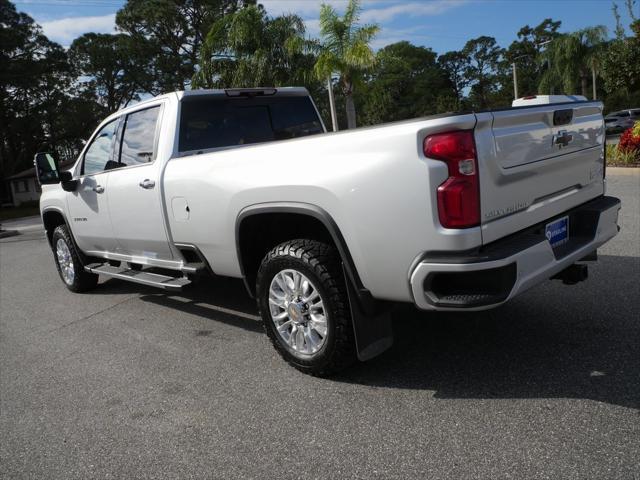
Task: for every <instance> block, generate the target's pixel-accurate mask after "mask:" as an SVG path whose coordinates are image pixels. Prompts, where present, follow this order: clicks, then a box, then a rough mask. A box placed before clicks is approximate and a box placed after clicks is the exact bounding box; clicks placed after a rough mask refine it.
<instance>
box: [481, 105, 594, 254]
mask: <svg viewBox="0 0 640 480" xmlns="http://www.w3.org/2000/svg"><path fill="white" fill-rule="evenodd" d="M477 116H478V126H477V128H476V142H477V144H478V161H479V164H480V200H481V213H482V238H483V242H484V243H489V242H492V241H494V240H497V239H499V238H501V237H504V236H506V235H509V234H511V233H514V232H517V231H519V230H522V229H524V228H526V227H528V226H531V225H534V224H536V223H539V222H542V221H544V220H546V219H549V218H551V217H553V216H555V215H559V214H560V213H562V212H564V211H566V210H569V209H571V208H573V207H575V206H577V205H580V204H582V203H584V202H586V201H588V200H590V199H592V198H595V197H597V196H599V195H602V194H603V193H604V180H603V161H604V153H603V146H604V122H603V119H602V104H601V103H599V102H576V103H572V104H555V105H554V104H551V105H540V106H535V107H526V108H515V109H509V110H502V111H495V112H489V113H482V114H478V115H477Z"/></svg>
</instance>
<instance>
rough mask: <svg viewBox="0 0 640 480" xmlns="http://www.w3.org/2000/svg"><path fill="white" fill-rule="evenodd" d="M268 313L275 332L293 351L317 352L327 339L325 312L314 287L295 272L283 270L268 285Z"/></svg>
mask: <svg viewBox="0 0 640 480" xmlns="http://www.w3.org/2000/svg"><path fill="white" fill-rule="evenodd" d="M269 311H270V314H271V319H272V320H273V323H274V324H275V326H276V330H277V331H278V333H279V334H280V337H281V338H282V339H283V340H284V342H285V343H286V344H287V345H289V346H290V347H291V348H292V349H293V350H295V351H296V352H298V353H302V354H305V355H313V354H314V353H317V352H318V351H319V350H320V349H321V348H322V346H323V345H324V343H325V340H326V338H327V313H326V310H325V306H324V303H323V300H322V297H321V296H320V292H319V291H318V289H317V288H316V286H315V285H314V284H313V283H312V282H311V280H309V279H308V278H307V277H306V276H305V275H303V274H302V273H300V272H299V271H297V270H291V269H288V270H282V271H280V272H278V273H276V275H275V276H274V277H273V279H272V280H271V285H270V286H269Z"/></svg>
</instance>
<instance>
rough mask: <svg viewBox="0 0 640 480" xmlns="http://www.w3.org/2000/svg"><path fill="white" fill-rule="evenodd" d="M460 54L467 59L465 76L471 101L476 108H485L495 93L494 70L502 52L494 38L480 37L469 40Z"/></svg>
mask: <svg viewBox="0 0 640 480" xmlns="http://www.w3.org/2000/svg"><path fill="white" fill-rule="evenodd" d="M462 54H463V55H464V56H465V57H467V59H468V64H467V67H466V69H465V74H466V76H467V78H468V79H469V83H470V86H471V100H472V102H473V104H474V105H475V106H476V107H478V108H481V109H483V108H487V107H488V106H489V103H490V100H491V95H492V94H493V93H494V92H495V91H496V80H497V78H496V70H497V68H498V64H499V62H500V59H501V56H502V54H503V50H502V49H501V48H500V47H499V46H498V44H497V43H496V39H495V38H493V37H487V36H482V37H478V38H474V39H472V40H469V41H468V42H467V43H466V44H465V46H464V48H463V49H462Z"/></svg>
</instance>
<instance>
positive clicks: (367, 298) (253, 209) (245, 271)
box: [235, 202, 372, 303]
mask: <svg viewBox="0 0 640 480" xmlns="http://www.w3.org/2000/svg"><path fill="white" fill-rule="evenodd" d="M294 218H297V219H305V220H304V221H303V223H302V226H303V228H304V227H308V226H310V225H312V226H313V230H310V231H308V232H309V233H310V234H312V235H311V238H310V239H314V240H324V241H327V240H330V241H331V243H333V245H334V246H335V247H336V250H337V251H338V254H339V255H340V259H341V261H342V264H343V266H344V270H345V274H346V277H347V280H348V281H349V282H350V283H351V285H352V286H353V287H354V289H355V291H356V292H357V295H358V297H359V299H360V300H361V302H366V303H369V302H371V301H372V298H371V293H370V292H369V291H368V290H367V289H366V288H365V287H364V286H363V284H362V281H361V279H360V276H359V275H358V271H357V269H356V267H355V264H354V262H353V258H352V257H351V253H350V252H349V247H348V246H347V242H346V241H345V239H344V237H343V235H342V233H341V232H340V228H339V227H338V225H337V223H336V222H335V220H334V219H333V218H332V217H331V215H330V214H329V213H328V212H327V211H325V210H324V209H322V208H320V207H318V206H316V205H312V204H307V203H298V202H274V203H261V204H257V205H251V206H249V207H246V208H244V209H243V210H241V211H240V213H239V214H238V216H237V218H236V226H235V238H236V253H237V255H238V262H239V265H240V271H241V273H242V278H243V279H244V282H245V286H246V288H247V290H248V291H249V294H250V295H252V296H254V295H255V273H256V272H257V267H259V261H260V260H262V257H263V256H264V255H261V256H260V258H259V260H258V262H257V265H256V257H257V256H258V254H259V253H262V250H265V248H266V250H265V251H264V253H265V254H266V252H267V251H268V250H269V249H270V248H272V247H274V246H275V245H277V244H278V243H281V242H277V243H276V244H275V245H271V244H270V243H273V239H272V241H271V242H270V241H269V240H270V239H269V238H267V239H264V241H263V243H262V244H260V246H261V247H262V248H260V247H257V246H255V242H249V241H248V240H249V239H251V238H253V237H252V234H254V233H256V228H259V227H261V226H264V225H265V223H266V222H270V221H273V220H276V221H283V220H286V219H294ZM292 232H296V233H297V232H300V233H302V232H304V230H300V229H298V230H296V229H295V228H294V229H292ZM309 233H308V234H309ZM308 234H307V235H308ZM323 236H324V238H323ZM318 237H319V238H318ZM275 238H276V239H277V237H275ZM295 238H309V236H300V235H295ZM286 240H293V238H286V239H284V240H282V241H286ZM250 244H251V245H250ZM251 246H254V250H251ZM267 247H268V248H267ZM252 253H253V254H252ZM254 270H255V271H254Z"/></svg>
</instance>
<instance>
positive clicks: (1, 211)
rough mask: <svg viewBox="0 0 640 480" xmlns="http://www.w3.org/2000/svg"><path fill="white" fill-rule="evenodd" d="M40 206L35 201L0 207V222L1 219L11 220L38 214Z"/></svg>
mask: <svg viewBox="0 0 640 480" xmlns="http://www.w3.org/2000/svg"><path fill="white" fill-rule="evenodd" d="M39 214H40V208H39V207H38V203H37V202H30V203H28V204H27V203H25V204H23V205H20V206H19V207H3V208H0V222H1V221H2V220H11V219H13V218H22V217H32V216H33V215H39Z"/></svg>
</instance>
